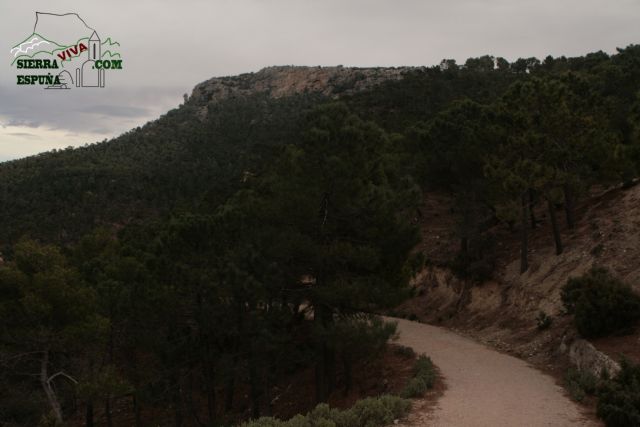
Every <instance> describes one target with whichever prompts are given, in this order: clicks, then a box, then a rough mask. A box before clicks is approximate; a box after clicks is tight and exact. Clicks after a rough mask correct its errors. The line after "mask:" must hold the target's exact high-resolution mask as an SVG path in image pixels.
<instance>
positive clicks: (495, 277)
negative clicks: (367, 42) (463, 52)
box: [0, 45, 640, 427]
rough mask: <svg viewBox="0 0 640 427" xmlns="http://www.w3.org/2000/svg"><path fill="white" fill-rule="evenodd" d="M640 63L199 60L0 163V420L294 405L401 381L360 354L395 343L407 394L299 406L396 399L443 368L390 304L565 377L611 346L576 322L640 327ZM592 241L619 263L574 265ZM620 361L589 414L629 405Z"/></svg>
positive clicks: (624, 329)
mask: <svg viewBox="0 0 640 427" xmlns="http://www.w3.org/2000/svg"><path fill="white" fill-rule="evenodd" d="M639 88H640V46H638V45H632V46H629V47H627V48H625V49H620V50H619V51H618V52H617V53H616V54H615V55H607V54H605V53H603V52H596V53H592V54H588V55H585V56H583V57H577V58H565V57H560V58H552V57H547V58H545V59H544V60H542V61H541V60H538V59H536V58H526V59H524V58H523V59H519V60H516V61H514V62H511V63H510V62H508V61H506V60H505V59H504V58H495V57H491V56H483V57H479V58H469V59H468V60H467V61H466V62H465V64H460V65H459V64H456V63H455V61H453V60H443V61H442V63H441V64H440V65H437V66H433V67H418V68H406V67H400V68H369V69H366V68H365V69H352V68H346V67H326V68H324V67H270V68H266V69H264V70H261V71H259V72H257V73H249V74H243V75H240V76H234V77H222V78H214V79H211V80H208V81H206V82H203V83H201V84H199V85H198V86H196V87H195V88H194V90H193V93H192V94H191V96H189V97H187V99H186V100H185V103H184V104H183V105H181V106H179V107H178V108H176V109H174V110H171V111H169V112H168V113H167V114H166V115H164V116H162V117H160V118H159V119H157V120H155V121H153V122H150V123H147V124H146V125H144V126H143V127H140V128H136V129H133V130H131V131H130V132H127V133H125V134H124V135H121V136H119V137H117V138H114V139H113V140H110V141H104V142H102V143H99V144H94V145H89V146H86V147H81V148H78V149H68V150H62V151H56V152H50V153H43V154H41V155H38V156H33V157H30V158H26V159H21V160H16V161H12V162H7V163H3V164H0V249H1V251H2V261H0V364H2V367H3V369H2V370H1V371H0V385H1V387H0V400H2V401H3V404H2V405H0V424H1V423H3V422H5V421H4V420H8V421H7V423H11V424H10V425H16V426H20V427H22V426H27V425H34V424H36V423H38V422H40V420H45V421H46V422H48V423H50V424H51V425H62V424H63V423H64V422H65V421H66V420H69V419H73V420H74V422H75V423H77V424H79V423H81V419H82V418H84V420H85V424H86V425H94V420H95V419H98V418H100V419H101V420H104V421H105V424H107V425H109V424H110V425H117V424H118V422H119V421H120V420H123V419H126V420H128V422H132V423H133V424H134V425H136V426H137V427H141V426H143V425H147V424H149V423H152V424H159V425H167V424H169V423H172V424H175V425H177V426H182V425H184V426H192V425H193V426H195V425H217V424H225V425H226V424H230V423H237V422H242V421H245V420H249V419H255V418H259V417H260V416H261V415H273V414H275V415H280V414H282V415H283V416H289V415H292V414H293V412H295V411H303V410H304V411H306V410H311V409H312V408H313V406H312V405H314V404H316V403H317V404H322V403H324V402H336V401H338V402H342V403H346V402H351V401H352V400H350V399H351V397H354V398H360V397H366V396H369V395H372V394H374V395H375V394H378V393H379V392H380V391H381V390H386V389H387V388H389V387H388V386H389V384H388V381H387V382H386V383H385V382H384V381H383V380H381V379H380V378H378V377H376V376H375V375H374V376H372V378H370V380H372V381H368V380H367V379H366V378H363V376H362V372H363V368H364V367H367V366H378V367H381V365H380V361H381V360H385V358H386V360H393V361H394V362H393V364H394V366H395V368H394V369H395V370H393V371H389V370H385V369H382V368H381V369H378V372H380V373H382V372H385V374H384V375H385V376H386V377H385V378H388V377H393V376H395V375H399V373H400V372H404V373H403V374H402V377H403V378H405V379H406V380H407V381H408V383H407V388H403V384H401V383H399V382H398V383H394V384H393V387H392V388H393V390H394V391H398V390H400V393H401V394H402V396H403V397H390V398H384V399H378V400H376V399H372V400H365V401H363V402H362V403H359V404H357V405H356V406H355V407H354V408H352V409H353V410H352V409H349V410H347V411H346V412H345V413H344V414H342V413H338V412H329V410H328V408H327V407H326V406H323V405H320V406H318V407H317V408H316V409H315V410H314V411H313V412H312V413H311V415H309V416H310V417H314V416H316V415H317V416H320V415H318V413H320V412H323V411H324V412H325V414H324V415H322V417H321V418H324V417H325V415H326V416H327V417H329V418H330V417H342V416H354V414H356V413H357V414H360V415H356V416H359V417H360V416H361V417H362V420H364V421H362V425H365V424H366V425H376V426H377V425H383V424H384V423H388V422H390V421H393V420H395V419H396V416H397V415H398V414H404V413H406V411H407V409H408V407H409V406H410V402H408V401H407V400H406V399H405V398H411V397H421V396H423V395H425V393H426V392H427V390H429V389H430V388H433V387H434V386H435V387H436V389H437V388H438V387H441V386H437V385H435V384H436V379H437V367H435V366H434V365H433V363H432V361H431V360H429V359H428V358H426V357H425V356H424V355H422V356H419V357H417V358H416V355H415V354H413V352H412V351H411V350H410V349H406V348H399V349H397V350H393V352H394V353H393V354H391V353H390V349H392V347H389V345H388V344H389V342H390V341H391V340H392V338H393V337H394V336H395V334H396V332H397V325H394V324H393V323H387V322H385V321H384V320H383V319H382V318H380V317H379V316H377V315H375V314H373V313H389V312H390V311H395V314H397V315H402V316H403V317H408V318H409V319H416V320H423V321H427V322H430V323H436V324H441V325H444V326H446V327H449V328H452V329H455V330H459V331H462V332H463V333H466V334H469V335H471V336H473V337H474V338H476V339H478V340H480V341H483V342H487V343H490V344H493V345H494V346H495V347H497V348H498V349H500V350H504V351H509V352H512V353H513V354H514V355H517V356H519V357H522V358H524V359H526V360H527V361H530V362H532V363H533V364H535V365H536V366H538V367H540V368H542V369H546V370H550V371H552V372H553V373H554V374H556V375H557V377H558V378H560V377H563V376H564V374H565V373H566V368H567V367H568V365H569V363H572V364H573V365H576V366H577V367H578V368H579V370H580V371H579V374H576V375H581V376H582V377H584V376H585V375H586V374H585V372H590V373H591V374H595V375H596V376H597V378H600V374H601V373H602V371H603V368H606V370H607V372H608V373H610V374H614V373H616V372H618V370H619V369H620V367H619V365H618V364H617V363H616V362H615V361H614V360H613V359H611V358H609V357H606V356H605V354H604V353H600V352H598V351H597V350H596V349H595V348H594V347H593V346H592V345H591V344H590V343H589V342H588V341H586V340H584V339H583V337H582V336H581V335H580V334H578V332H577V331H579V330H580V331H586V332H585V333H582V332H581V334H582V335H584V336H587V335H590V336H593V337H597V338H598V339H594V340H593V342H594V343H595V344H596V345H597V346H599V347H600V348H602V349H603V350H604V351H606V352H608V353H610V354H612V355H614V354H615V353H617V352H618V351H619V349H622V348H632V346H633V342H634V341H633V340H636V339H637V335H634V332H633V331H634V327H635V326H636V324H637V323H638V322H640V296H639V295H638V294H637V291H638V286H639V285H640V284H639V283H638V282H637V277H638V268H637V265H636V263H635V260H636V259H637V256H638V244H637V243H638V239H639V237H640V236H639V235H638V222H639V221H640V218H639V216H638V215H639V214H640V211H639V210H638V209H639V207H638V200H639V198H640V193H639V191H640V190H639V189H640V186H638V185H634V183H636V182H637V179H638V177H639V176H640V99H638V98H637V96H636V93H637V92H638V89H639ZM592 266H601V267H606V268H607V269H608V272H606V271H604V270H598V271H597V274H596V273H593V275H591V276H589V275H584V273H587V272H589V274H591V270H590V268H591V267H592ZM577 276H580V279H579V280H578V282H577V283H574V284H573V285H575V286H573V287H572V288H571V289H570V290H569V291H568V292H567V294H566V295H565V296H566V298H565V301H563V302H561V300H560V299H561V298H560V289H561V288H562V287H563V286H564V285H565V284H566V283H567V280H568V279H569V278H571V277H577ZM623 282H624V283H627V284H629V285H631V286H632V288H627V287H625V285H624V283H623ZM633 289H635V290H636V293H634V292H633ZM602 292H608V293H607V294H606V297H603V298H600V297H599V295H601V294H602ZM593 295H596V296H595V297H593ZM602 305H604V307H601V306H602ZM563 306H565V307H567V310H569V308H571V309H573V310H575V314H574V315H568V314H565V313H564V310H565V308H564V307H563ZM578 306H579V307H580V308H581V309H583V308H585V307H586V309H589V310H591V311H588V310H587V311H584V310H583V311H582V312H580V313H581V314H582V313H584V312H586V313H587V314H586V315H583V316H582V317H581V319H582V321H584V322H586V323H588V324H587V326H588V327H590V328H592V329H589V328H584V329H580V324H579V322H578V321H579V320H580V316H578V308H577V307H578ZM620 307H622V309H621V308H620ZM597 310H600V312H599V311H597ZM541 312H544V313H543V315H542V318H541V319H540V317H539V316H540V313H541ZM601 312H604V313H606V316H602V315H601ZM609 317H611V318H612V319H615V320H616V321H615V322H607V321H602V319H603V318H605V320H608V318H609ZM593 325H595V326H596V327H594V326H593ZM403 327H408V328H409V329H411V328H412V327H411V326H407V324H405V323H403ZM416 329H419V330H422V331H424V330H429V328H416ZM621 334H626V335H624V336H623V335H621ZM444 335H446V336H448V337H449V338H451V339H452V340H454V341H458V340H459V337H453V338H452V336H451V335H450V333H449V332H447V333H445V334H444ZM620 336H622V338H620ZM472 347H473V348H475V349H476V350H478V351H479V352H481V353H483V354H486V352H485V351H484V350H482V351H480V350H479V347H478V346H477V345H474V346H472ZM421 348H422V347H421ZM437 355H438V357H439V358H440V360H444V361H445V362H444V363H443V365H445V367H446V369H448V370H451V369H454V370H455V369H458V367H456V366H455V365H452V364H449V363H446V359H447V358H448V356H447V355H446V353H437ZM486 355H487V359H486V361H487V363H488V364H490V365H496V364H497V365H499V364H500V363H499V362H496V361H499V360H503V359H502V358H501V357H498V356H499V355H495V354H486ZM629 356H631V357H632V358H633V357H634V354H630V355H629ZM414 359H415V364H416V368H415V369H414V372H413V374H414V375H415V376H414V377H411V376H410V375H407V370H406V366H403V362H402V360H405V361H407V362H409V361H412V360H414ZM504 360H509V363H510V364H511V367H512V368H513V370H514V371H515V372H521V373H523V375H526V376H529V375H531V378H537V379H536V380H535V381H538V380H539V381H540V382H539V384H538V385H539V386H540V388H539V389H537V391H535V390H534V391H535V392H534V393H533V395H536V396H538V395H540V393H542V394H544V393H545V392H544V390H553V393H554V395H559V392H558V390H557V389H554V388H553V387H552V384H551V383H550V381H549V379H548V378H546V379H544V380H543V379H542V377H541V376H540V374H539V373H535V372H532V371H528V370H527V369H525V367H524V366H523V365H522V363H521V362H520V361H514V360H512V359H511V358H509V359H504ZM376 363H377V365H376ZM622 369H623V370H622V372H627V373H628V372H630V373H628V374H627V375H631V376H633V375H636V373H637V374H638V375H640V367H633V366H631V367H628V366H626V365H622ZM525 372H526V374H525ZM502 374H504V372H502ZM500 377H501V378H503V379H504V378H508V377H509V375H508V373H507V375H501V376H500ZM582 377H580V378H582ZM485 378H487V376H485ZM589 378H590V379H591V377H589ZM593 378H596V377H595V376H594V377H593ZM625 378H626V377H622V378H621V379H619V378H617V377H615V378H613V379H607V378H602V381H608V382H607V383H603V384H604V385H606V386H607V387H609V389H610V390H613V389H614V388H615V387H622V385H620V384H614V382H615V381H624V380H625ZM455 380H456V381H457V384H461V383H464V381H461V380H463V378H461V377H459V376H457V377H456V378H455ZM596 381H598V379H593V380H592V381H591V383H595V382H596ZM445 382H446V378H445ZM591 383H589V384H591ZM628 383H629V384H626V385H624V386H625V387H628V389H629V390H628V391H627V389H625V390H623V391H622V392H621V393H618V392H617V391H616V390H614V391H610V393H609V394H608V395H603V396H604V397H603V399H610V400H611V401H613V403H608V404H607V405H606V406H605V409H604V411H600V410H599V412H598V415H599V416H600V417H602V418H604V419H606V418H607V416H609V415H611V414H613V415H612V416H613V417H623V418H622V419H625V420H628V419H633V417H636V416H640V415H638V414H636V413H635V412H634V411H635V409H633V408H632V409H629V408H626V407H622V409H620V408H619V406H617V405H619V404H620V403H619V402H622V404H621V405H622V406H624V405H623V404H624V402H625V399H626V398H627V394H626V393H629V394H633V393H636V391H637V390H636V388H637V384H640V383H639V382H637V381H635V380H633V381H628ZM292 384H300V386H299V388H300V389H304V390H306V391H307V392H306V393H301V392H300V390H294V391H293V392H291V394H288V393H289V390H288V388H289V387H293V385H292ZM589 384H587V386H589ZM591 385H593V384H591ZM634 387H635V388H634ZM596 388H597V387H595V386H589V390H590V392H589V393H590V397H589V399H592V401H595V399H596V396H595V395H594V393H595V389H596ZM479 389H481V387H480V388H478V389H477V390H479ZM516 389H517V387H516ZM598 389H599V388H598ZM452 390H453V392H454V393H458V391H459V390H460V388H459V387H458V388H457V389H456V390H454V389H453V388H452ZM541 390H542V391H541ZM530 391H531V390H530ZM616 393H618V394H616ZM294 394H295V396H293V395H294ZM338 394H342V398H338V397H336V396H337V395H338ZM432 394H433V393H432ZM284 395H286V396H291V397H290V399H291V400H290V401H289V400H287V401H279V399H281V398H283V397H282V396H284ZM592 395H593V396H592ZM31 396H35V397H31ZM349 396H351V397H349ZM28 397H29V398H28ZM583 397H584V393H583ZM283 399H285V398H283ZM286 399H289V398H288V397H287V398H286ZM601 401H604V400H601ZM5 402H6V403H5ZM447 402H448V403H447V404H448V405H452V404H453V405H454V406H455V402H452V401H451V400H448V401H447ZM368 405H371V408H370V407H369V406H368ZM381 405H382V406H384V405H392V406H393V407H394V408H395V409H394V410H393V411H390V410H389V408H384V407H382V406H381ZM574 406H575V405H573V404H571V403H570V402H568V401H566V402H564V403H563V404H561V405H559V406H558V407H557V410H558V411H559V413H560V412H564V411H565V410H567V411H568V412H566V414H565V415H566V416H568V417H569V416H570V417H573V415H571V414H575V413H576V408H575V407H574ZM114 408H118V411H114ZM121 408H123V409H121ZM372 408H377V409H375V410H374V409H372ZM527 408H528V409H527V410H528V411H529V410H530V409H531V406H527ZM120 409H121V410H120ZM350 411H351V412H350ZM379 411H382V412H384V414H383V415H384V416H382V417H381V418H380V419H378V418H376V420H375V421H372V423H369V422H368V421H367V420H366V417H367V416H368V415H367V414H369V413H370V412H375V413H380V412H379ZM385 411H386V412H385ZM314 414H315V415H314ZM345 414H346V415H345ZM565 415H563V417H564V416H565ZM624 417H626V418H624ZM615 419H620V418H614V421H615ZM169 420H173V421H169ZM381 420H382V421H381ZM45 421H42V422H45ZM101 422H102V421H101ZM264 422H266V423H271V420H266V421H264ZM606 422H607V423H608V424H609V425H616V424H613V423H612V422H611V418H610V419H608V420H606ZM259 423H260V422H259ZM274 423H275V424H274V425H278V424H277V423H276V422H275V421H274ZM627 424H628V423H627ZM618 425H619V424H618ZM623 425H624V423H623Z"/></svg>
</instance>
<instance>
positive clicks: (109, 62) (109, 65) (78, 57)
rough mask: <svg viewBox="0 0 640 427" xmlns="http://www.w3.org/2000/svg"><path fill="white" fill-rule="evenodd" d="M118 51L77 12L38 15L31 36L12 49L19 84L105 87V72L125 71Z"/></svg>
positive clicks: (111, 42) (41, 13)
mask: <svg viewBox="0 0 640 427" xmlns="http://www.w3.org/2000/svg"><path fill="white" fill-rule="evenodd" d="M119 48H120V43H118V42H115V41H113V40H112V39H111V37H107V38H106V39H101V38H100V36H99V35H98V31H96V30H95V29H94V28H92V27H90V26H89V25H87V23H86V22H85V21H84V20H83V19H82V18H81V17H80V15H78V14H77V13H63V14H56V13H48V12H36V20H35V24H34V26H33V31H32V32H31V35H30V36H29V37H27V38H25V39H24V40H23V41H22V42H20V43H18V44H16V45H15V46H13V47H12V48H11V51H10V52H11V66H12V67H15V69H16V70H17V71H18V74H17V76H16V81H17V84H18V85H41V86H43V87H44V88H45V89H71V88H72V87H78V88H80V87H82V88H87V87H93V88H104V87H105V83H106V73H107V72H108V71H109V72H111V71H120V70H122V69H123V67H122V63H123V61H122V57H121V55H120V52H119Z"/></svg>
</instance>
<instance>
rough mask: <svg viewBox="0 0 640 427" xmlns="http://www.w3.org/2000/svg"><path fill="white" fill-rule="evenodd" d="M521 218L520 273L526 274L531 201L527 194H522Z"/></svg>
mask: <svg viewBox="0 0 640 427" xmlns="http://www.w3.org/2000/svg"><path fill="white" fill-rule="evenodd" d="M521 210H522V212H521V217H520V273H524V272H525V271H527V270H528V269H529V261H528V257H527V253H528V251H529V247H528V246H529V245H528V243H529V242H528V239H529V236H528V233H529V230H528V229H529V227H528V224H527V223H528V222H529V221H528V219H529V218H528V217H529V200H528V196H527V193H523V194H522V208H521Z"/></svg>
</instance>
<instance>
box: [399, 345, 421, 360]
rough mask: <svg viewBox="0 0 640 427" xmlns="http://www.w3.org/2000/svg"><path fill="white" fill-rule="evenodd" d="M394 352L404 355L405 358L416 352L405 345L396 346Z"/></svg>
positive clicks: (412, 355)
mask: <svg viewBox="0 0 640 427" xmlns="http://www.w3.org/2000/svg"><path fill="white" fill-rule="evenodd" d="M395 353H396V354H399V355H400V356H402V357H405V358H407V359H408V358H410V357H411V358H413V357H414V356H415V355H416V352H415V351H413V349H412V348H411V347H407V346H404V345H401V346H398V347H396V349H395Z"/></svg>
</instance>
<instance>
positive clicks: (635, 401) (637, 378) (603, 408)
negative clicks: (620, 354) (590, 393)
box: [598, 360, 640, 427]
mask: <svg viewBox="0 0 640 427" xmlns="http://www.w3.org/2000/svg"><path fill="white" fill-rule="evenodd" d="M621 368H622V369H621V370H620V372H619V373H618V375H616V376H615V378H613V379H612V380H609V381H606V382H604V384H603V385H601V386H600V387H599V389H598V397H599V400H598V416H599V417H600V418H602V420H604V422H605V424H606V425H607V427H626V426H640V365H632V364H630V363H629V362H627V361H624V360H623V361H622V363H621Z"/></svg>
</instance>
